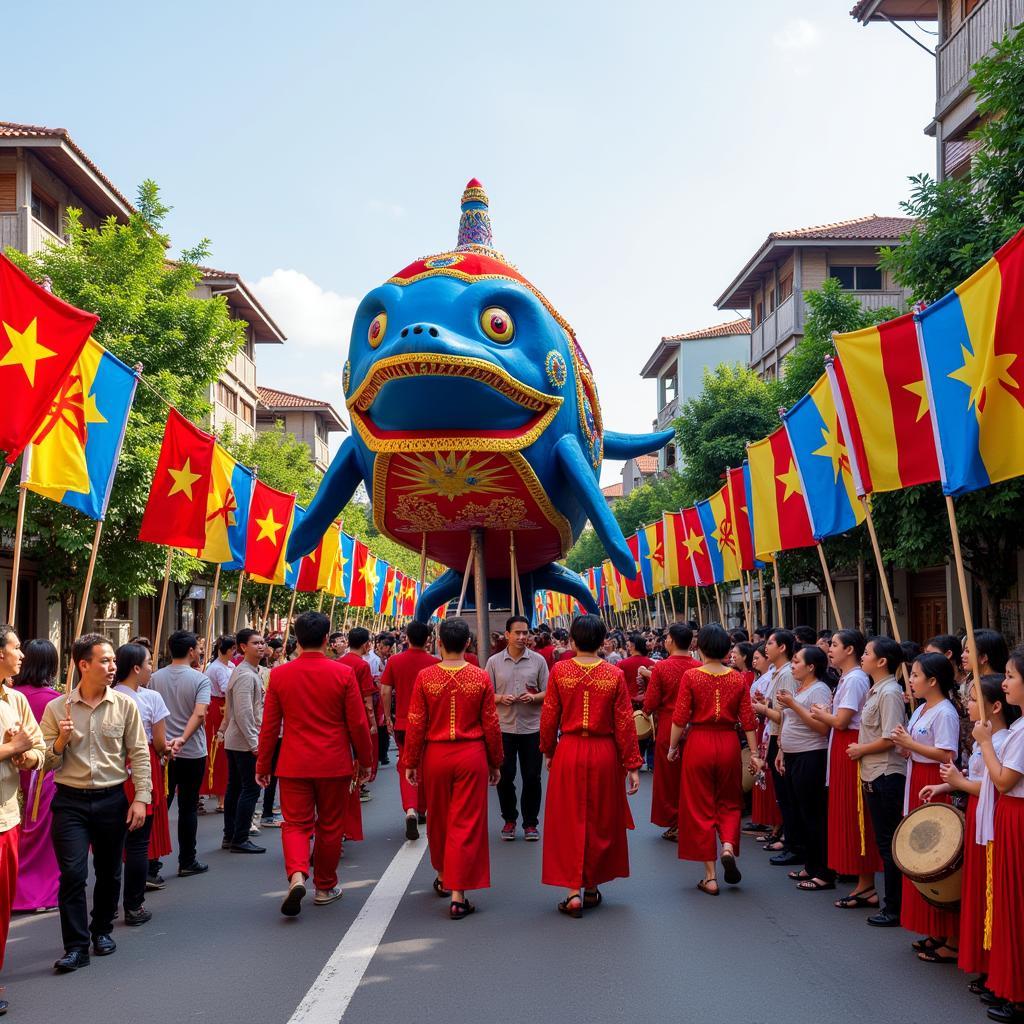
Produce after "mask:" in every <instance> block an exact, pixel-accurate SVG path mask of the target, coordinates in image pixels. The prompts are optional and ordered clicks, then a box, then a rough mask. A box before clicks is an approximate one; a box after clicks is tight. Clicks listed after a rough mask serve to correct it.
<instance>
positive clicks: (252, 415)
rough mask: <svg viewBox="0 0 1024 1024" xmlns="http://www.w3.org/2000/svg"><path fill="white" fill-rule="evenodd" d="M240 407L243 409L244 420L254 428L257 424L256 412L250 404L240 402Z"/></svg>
mask: <svg viewBox="0 0 1024 1024" xmlns="http://www.w3.org/2000/svg"><path fill="white" fill-rule="evenodd" d="M239 405H240V406H241V407H242V419H243V420H245V422H246V423H248V424H249V426H250V427H252V426H254V425H255V423H256V410H255V409H254V408H253V407H252V406H251V405H250V404H249V403H248V402H240V403H239Z"/></svg>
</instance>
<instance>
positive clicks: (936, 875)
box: [890, 803, 967, 884]
mask: <svg viewBox="0 0 1024 1024" xmlns="http://www.w3.org/2000/svg"><path fill="white" fill-rule="evenodd" d="M936 807H942V808H945V809H947V810H950V811H952V812H953V813H954V814H955V815H956V816H957V817H958V818H959V819H960V824H961V825H962V826H963V832H962V833H961V837H960V845H959V846H958V847H957V848H956V850H955V851H954V853H953V856H952V857H951V858H950V859H949V860H948V861H947V862H946V864H945V865H944V866H943V867H942V868H940V869H936V870H935V871H928V872H921V871H915V872H910V871H908V870H907V869H906V868H905V867H904V866H903V865H902V864H901V863H900V858H899V854H898V853H897V852H896V837H897V836H898V835H899V832H900V829H901V828H903V826H904V824H905V823H906V822H908V821H910V819H911V818H912V817H913V816H914V815H915V814H917V813H918V812H919V811H926V810H934V809H935V808H936ZM966 838H967V817H966V815H965V814H964V812H963V811H961V810H960V808H959V807H957V806H955V805H954V804H946V803H942V804H921V805H919V806H918V807H915V808H914V809H913V810H912V811H911V812H910V813H909V814H907V815H906V817H905V818H903V820H902V821H901V822H900V823H899V824H898V825H897V826H896V831H895V832H893V834H892V844H891V846H890V850H891V851H892V859H893V863H894V864H895V865H896V867H898V868H899V869H900V871H901V872H902V873H903V874H904V875H906V876H907V878H908V879H910V881H911V882H921V883H922V884H927V883H929V882H939V881H942V880H943V879H944V878H947V877H948V876H949V875H951V874H953V872H955V871H956V870H958V869H962V867H963V861H964V842H965V841H966Z"/></svg>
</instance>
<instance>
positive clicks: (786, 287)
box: [775, 274, 793, 306]
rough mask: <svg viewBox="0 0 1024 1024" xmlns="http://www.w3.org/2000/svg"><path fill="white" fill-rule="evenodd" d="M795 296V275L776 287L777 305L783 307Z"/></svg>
mask: <svg viewBox="0 0 1024 1024" xmlns="http://www.w3.org/2000/svg"><path fill="white" fill-rule="evenodd" d="M792 294H793V275H792V274H789V275H787V276H786V277H784V278H783V279H782V280H781V281H779V283H778V284H777V285H776V286H775V304H776V305H778V306H781V305H782V303H783V302H785V301H786V299H788V298H789V297H790V295H792Z"/></svg>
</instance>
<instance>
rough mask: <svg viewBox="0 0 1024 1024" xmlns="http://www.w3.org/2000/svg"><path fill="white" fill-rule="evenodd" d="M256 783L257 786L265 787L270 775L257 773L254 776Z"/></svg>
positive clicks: (267, 784) (268, 782)
mask: <svg viewBox="0 0 1024 1024" xmlns="http://www.w3.org/2000/svg"><path fill="white" fill-rule="evenodd" d="M256 785H257V786H259V787H260V788H261V789H266V788H267V786H269V785H270V776H269V775H257V776H256Z"/></svg>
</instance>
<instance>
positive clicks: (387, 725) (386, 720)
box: [384, 715, 395, 736]
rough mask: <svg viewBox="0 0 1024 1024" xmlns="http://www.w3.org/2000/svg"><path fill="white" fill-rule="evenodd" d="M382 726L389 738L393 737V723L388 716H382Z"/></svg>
mask: <svg viewBox="0 0 1024 1024" xmlns="http://www.w3.org/2000/svg"><path fill="white" fill-rule="evenodd" d="M384 726H385V728H386V729H387V731H388V735H389V736H394V735H395V723H394V722H393V721H392V719H391V716H390V715H385V716H384Z"/></svg>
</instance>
